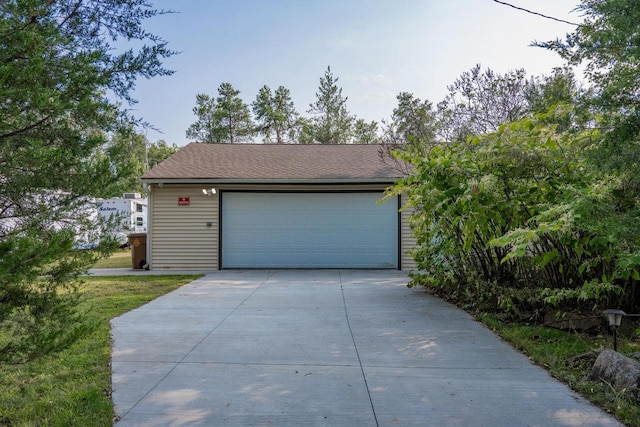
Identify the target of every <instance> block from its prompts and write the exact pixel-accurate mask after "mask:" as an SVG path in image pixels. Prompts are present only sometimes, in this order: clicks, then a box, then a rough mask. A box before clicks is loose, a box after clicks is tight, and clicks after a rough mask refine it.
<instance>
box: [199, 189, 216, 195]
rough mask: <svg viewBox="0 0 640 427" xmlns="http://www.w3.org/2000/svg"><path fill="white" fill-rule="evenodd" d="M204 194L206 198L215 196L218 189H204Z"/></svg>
mask: <svg viewBox="0 0 640 427" xmlns="http://www.w3.org/2000/svg"><path fill="white" fill-rule="evenodd" d="M202 194H204V195H205V196H213V195H214V194H216V189H215V188H203V189H202Z"/></svg>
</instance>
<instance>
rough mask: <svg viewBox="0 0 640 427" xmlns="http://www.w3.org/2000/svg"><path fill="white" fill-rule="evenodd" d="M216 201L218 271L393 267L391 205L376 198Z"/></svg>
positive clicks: (233, 196)
mask: <svg viewBox="0 0 640 427" xmlns="http://www.w3.org/2000/svg"><path fill="white" fill-rule="evenodd" d="M222 197H223V199H222V200H223V203H222V266H223V267H224V268H251V267H253V268H269V267H273V268H276V267H277V268H287V267H291V268H296V267H297V268H345V267H353V268H395V267H397V215H398V214H397V205H396V204H395V203H394V202H393V200H392V201H389V202H387V203H383V204H377V203H376V202H377V201H378V200H379V199H380V198H382V194H381V193H331V194H329V193H326V194H325V193H240V192H238V193H234V192H225V193H223V195H222Z"/></svg>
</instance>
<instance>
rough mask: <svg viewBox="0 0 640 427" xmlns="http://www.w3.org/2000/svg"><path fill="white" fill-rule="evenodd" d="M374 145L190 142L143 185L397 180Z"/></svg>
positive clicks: (398, 174)
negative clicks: (217, 182) (156, 183)
mask: <svg viewBox="0 0 640 427" xmlns="http://www.w3.org/2000/svg"><path fill="white" fill-rule="evenodd" d="M382 152H383V150H381V146H380V145H375V144H374V145H321V144H314V145H302V144H205V143H196V142H193V143H190V144H188V145H186V146H185V147H183V148H182V149H180V150H179V151H178V152H177V153H175V154H173V155H172V156H171V157H169V158H168V159H166V160H165V161H163V162H162V163H160V164H158V165H157V166H155V167H154V168H153V169H151V170H150V171H149V172H147V173H146V174H145V175H144V176H143V177H142V180H143V181H146V182H172V181H173V182H190V181H199V180H211V181H221V182H222V181H225V182H243V181H264V182H267V181H273V182H278V181H285V182H308V181H317V182H322V181H326V182H332V181H358V182H361V181H370V182H393V181H395V180H396V179H398V178H400V177H402V176H403V173H402V172H400V171H399V170H398V168H396V164H395V162H394V161H393V160H392V159H390V158H389V157H388V156H386V155H385V156H386V158H383V156H382V155H381V153H382Z"/></svg>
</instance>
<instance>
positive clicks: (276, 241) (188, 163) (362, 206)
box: [142, 143, 415, 270]
mask: <svg viewBox="0 0 640 427" xmlns="http://www.w3.org/2000/svg"><path fill="white" fill-rule="evenodd" d="M402 170H403V167H402V165H401V164H400V163H398V161H397V160H394V159H392V158H391V157H389V156H388V154H385V151H384V150H383V149H382V147H381V146H379V145H298V144H282V145H276V144H204V143H191V144H189V145H187V146H185V147H183V148H182V149H181V150H180V151H178V152H177V153H176V154H174V155H172V156H171V157H169V158H168V159H167V160H165V161H164V162H162V163H160V164H159V165H157V166H156V167H154V168H153V169H151V170H150V171H149V172H148V173H146V174H145V175H144V176H143V177H142V181H143V183H145V184H146V185H147V188H148V191H149V222H148V228H149V233H148V237H147V260H148V262H149V267H150V268H151V269H198V270H213V269H224V268H393V269H403V270H406V269H411V268H413V267H414V263H413V259H412V257H411V256H410V254H408V250H410V249H411V248H412V247H413V246H414V244H415V240H414V239H413V238H412V236H411V232H410V229H409V226H408V224H407V217H408V213H407V212H402V211H401V210H400V208H401V200H400V197H398V196H393V197H389V198H387V199H386V200H384V201H382V200H383V198H384V190H385V189H386V188H388V187H389V186H390V185H392V184H393V183H394V182H395V181H396V180H398V179H399V178H401V177H402V176H403V175H404V173H403V172H402Z"/></svg>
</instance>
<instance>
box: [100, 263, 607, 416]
mask: <svg viewBox="0 0 640 427" xmlns="http://www.w3.org/2000/svg"><path fill="white" fill-rule="evenodd" d="M407 282H408V278H407V276H406V275H404V274H403V273H402V272H399V271H360V270H359V271H354V270H322V271H314V270H304V271H299V270H294V271H290V270H278V271H263V270H259V271H253V270H251V271H233V270H232V271H220V272H215V273H211V274H207V275H206V276H205V277H203V278H201V279H199V280H196V281H194V282H192V283H190V284H188V285H186V286H184V287H182V288H180V289H178V290H176V291H174V292H172V293H171V294H168V295H165V296H163V297H161V298H159V299H157V300H155V301H153V302H151V303H149V304H147V305H145V306H143V307H141V308H139V309H137V310H134V311H132V312H130V313H127V314H125V315H123V316H121V317H119V318H116V319H114V320H113V321H112V325H113V339H114V347H113V400H114V402H115V408H116V413H117V414H118V416H119V417H121V419H120V421H119V422H118V423H117V426H118V427H124V426H183V425H193V426H195V425H203V426H313V425H317V426H583V425H584V426H613V425H619V424H618V423H617V422H616V421H615V420H614V419H612V418H610V417H609V416H608V415H606V414H604V413H603V412H602V411H600V410H599V409H597V408H595V407H593V406H591V405H590V404H589V403H588V402H586V401H584V400H583V399H582V398H580V397H579V396H578V395H576V394H574V393H573V392H572V391H570V390H569V389H568V388H567V387H566V386H564V385H562V384H560V383H559V382H557V381H555V380H554V379H552V378H551V377H550V376H549V375H548V374H547V373H546V372H545V371H544V370H543V369H540V368H538V367H536V366H534V365H532V364H531V363H530V362H529V360H528V359H527V358H526V357H524V356H523V355H522V354H520V353H518V352H517V351H515V350H513V349H512V348H511V347H510V346H509V345H507V344H505V343H504V342H503V341H501V340H500V339H499V338H497V337H496V336H495V335H494V334H492V333H491V332H490V331H489V330H488V329H486V328H484V327H483V326H482V325H480V324H478V323H476V322H475V321H474V320H473V319H472V318H471V317H470V316H469V315H467V314H466V313H464V312H463V311H460V310H458V309H456V308H455V307H453V306H451V305H449V304H447V303H445V302H443V301H441V300H439V299H437V298H434V297H432V296H430V295H428V294H426V293H424V292H420V291H417V290H411V289H408V288H407V287H406V284H407Z"/></svg>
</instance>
